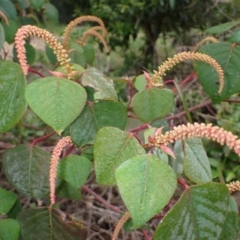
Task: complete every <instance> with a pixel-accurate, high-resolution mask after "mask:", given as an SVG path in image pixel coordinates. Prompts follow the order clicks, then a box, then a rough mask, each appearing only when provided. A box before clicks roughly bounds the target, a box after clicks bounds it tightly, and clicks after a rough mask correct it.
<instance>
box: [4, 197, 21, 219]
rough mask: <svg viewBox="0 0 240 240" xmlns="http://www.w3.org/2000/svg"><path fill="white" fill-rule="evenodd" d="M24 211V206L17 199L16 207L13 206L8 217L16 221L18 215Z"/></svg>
mask: <svg viewBox="0 0 240 240" xmlns="http://www.w3.org/2000/svg"><path fill="white" fill-rule="evenodd" d="M21 211H22V204H21V202H20V200H19V199H17V200H16V201H15V203H14V205H13V206H12V208H11V209H10V211H9V212H8V214H7V216H8V217H9V218H13V219H16V217H17V215H18V214H19V213H20V212H21Z"/></svg>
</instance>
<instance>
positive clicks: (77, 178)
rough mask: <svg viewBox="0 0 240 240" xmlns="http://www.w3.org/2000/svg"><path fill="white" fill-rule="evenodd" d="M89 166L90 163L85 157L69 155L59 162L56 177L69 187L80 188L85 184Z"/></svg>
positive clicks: (89, 169)
mask: <svg viewBox="0 0 240 240" xmlns="http://www.w3.org/2000/svg"><path fill="white" fill-rule="evenodd" d="M91 166H92V164H91V162H90V161H89V160H88V159H86V158H85V157H81V156H78V155H73V154H71V155H68V156H67V157H66V158H64V159H62V160H61V161H60V162H59V164H58V176H59V178H62V179H64V180H65V181H67V182H68V183H69V184H70V185H71V186H73V187H75V188H80V187H81V186H82V185H83V184H84V183H85V182H86V180H87V178H88V176H89V174H90V171H91Z"/></svg>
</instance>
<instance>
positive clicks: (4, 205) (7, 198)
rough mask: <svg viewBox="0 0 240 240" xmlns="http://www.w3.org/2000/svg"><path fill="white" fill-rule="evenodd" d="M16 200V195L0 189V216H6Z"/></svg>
mask: <svg viewBox="0 0 240 240" xmlns="http://www.w3.org/2000/svg"><path fill="white" fill-rule="evenodd" d="M16 200H17V196H16V194H14V193H12V192H9V191H7V190H5V189H3V188H0V214H7V213H8V212H9V211H10V209H11V208H12V206H13V205H14V203H15V201H16ZM0 236H1V234H0Z"/></svg>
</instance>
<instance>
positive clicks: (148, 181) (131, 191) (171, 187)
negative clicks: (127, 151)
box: [116, 155, 177, 239]
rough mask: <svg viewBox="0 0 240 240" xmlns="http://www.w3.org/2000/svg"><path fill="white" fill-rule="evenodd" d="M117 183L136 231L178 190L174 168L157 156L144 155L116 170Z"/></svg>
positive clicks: (132, 159) (130, 160)
mask: <svg viewBox="0 0 240 240" xmlns="http://www.w3.org/2000/svg"><path fill="white" fill-rule="evenodd" d="M116 180H117V186H118V188H119V191H120V194H121V197H122V199H123V201H124V203H125V205H126V207H127V209H128V211H129V212H130V215H131V218H132V219H133V227H134V228H137V227H140V226H141V225H142V224H144V223H146V222H147V221H148V220H149V219H151V218H152V217H153V216H154V215H155V214H157V213H159V212H160V211H161V210H162V209H163V208H164V206H165V205H166V204H167V203H168V202H169V200H170V199H171V197H172V196H173V194H174V192H175V190H176V187H177V179H176V175H175V173H174V172H173V170H172V168H171V167H170V166H169V165H168V164H167V163H165V162H164V161H162V160H160V159H159V158H158V157H156V156H154V155H141V156H137V157H134V158H131V159H129V160H128V161H126V162H124V163H123V164H121V165H120V166H119V167H118V168H117V170H116ZM165 239H166V238H165Z"/></svg>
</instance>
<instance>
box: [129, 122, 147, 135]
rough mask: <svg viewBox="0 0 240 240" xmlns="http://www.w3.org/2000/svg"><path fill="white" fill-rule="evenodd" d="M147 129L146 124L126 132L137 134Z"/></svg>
mask: <svg viewBox="0 0 240 240" xmlns="http://www.w3.org/2000/svg"><path fill="white" fill-rule="evenodd" d="M148 127H149V124H147V123H146V124H143V125H141V126H139V127H136V128H132V129H129V130H128V132H131V133H135V134H138V133H139V132H140V131H142V130H144V129H146V128H148Z"/></svg>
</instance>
